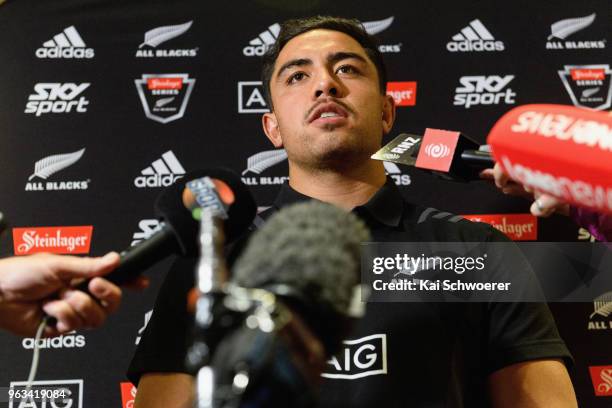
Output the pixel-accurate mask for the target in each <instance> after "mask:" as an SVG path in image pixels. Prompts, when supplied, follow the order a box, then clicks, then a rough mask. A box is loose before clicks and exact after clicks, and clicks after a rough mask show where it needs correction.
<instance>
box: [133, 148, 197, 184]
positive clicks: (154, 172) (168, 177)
mask: <svg viewBox="0 0 612 408" xmlns="http://www.w3.org/2000/svg"><path fill="white" fill-rule="evenodd" d="M140 173H141V174H142V175H141V176H138V177H136V178H135V179H134V185H135V186H136V187H138V188H147V187H149V188H155V187H168V186H169V185H171V184H174V182H175V181H176V180H178V179H180V178H181V177H183V176H184V175H185V169H184V168H183V166H182V165H181V163H180V162H179V161H178V159H177V158H176V156H175V155H174V153H173V152H172V150H168V151H167V152H165V153H164V154H162V155H161V158H159V159H157V160H155V161H154V162H153V163H151V165H150V166H148V167H146V168H144V169H143V170H142V171H141V172H140Z"/></svg>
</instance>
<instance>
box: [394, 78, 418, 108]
mask: <svg viewBox="0 0 612 408" xmlns="http://www.w3.org/2000/svg"><path fill="white" fill-rule="evenodd" d="M416 91H417V83H416V82H414V81H409V82H387V95H390V96H391V97H393V100H395V106H414V105H416Z"/></svg>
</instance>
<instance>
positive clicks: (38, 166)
mask: <svg viewBox="0 0 612 408" xmlns="http://www.w3.org/2000/svg"><path fill="white" fill-rule="evenodd" d="M84 153H85V148H83V149H81V150H77V151H76V152H72V153H64V154H54V155H51V156H47V157H44V158H42V159H40V160H38V161H37V162H36V163H35V164H34V173H32V174H31V175H30V177H28V182H27V183H26V186H25V191H55V190H87V188H88V187H89V182H90V181H91V180H80V181H46V182H42V181H40V180H47V179H48V178H49V177H51V176H52V175H54V174H55V173H57V172H59V171H61V170H64V169H65V168H68V167H70V166H72V165H73V164H75V163H76V162H78V161H79V160H80V159H81V157H83V154H84ZM36 179H39V180H38V181H37V180H36Z"/></svg>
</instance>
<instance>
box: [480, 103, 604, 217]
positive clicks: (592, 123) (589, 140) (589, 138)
mask: <svg viewBox="0 0 612 408" xmlns="http://www.w3.org/2000/svg"><path fill="white" fill-rule="evenodd" d="M487 142H488V143H489V144H490V145H491V148H492V150H493V156H494V157H495V159H496V161H497V162H498V163H499V164H500V165H501V167H502V168H503V170H504V171H505V172H506V173H507V174H508V175H509V176H510V177H511V178H513V179H514V180H516V181H518V182H520V183H522V184H524V185H527V186H530V187H532V188H534V189H537V190H540V191H542V192H546V193H548V194H551V195H553V196H555V197H557V198H560V199H562V200H564V201H567V202H569V203H571V204H574V205H576V206H579V207H587V208H590V209H593V210H595V211H600V212H606V213H612V164H611V162H612V116H611V115H609V114H608V113H607V112H605V113H604V112H598V111H592V110H587V109H580V108H575V107H571V106H562V105H525V106H521V107H518V108H515V109H513V110H511V111H510V112H508V113H506V114H505V115H504V116H503V117H502V118H501V119H499V120H498V121H497V123H496V124H495V126H494V127H493V129H492V130H491V132H490V133H489V136H488V139H487Z"/></svg>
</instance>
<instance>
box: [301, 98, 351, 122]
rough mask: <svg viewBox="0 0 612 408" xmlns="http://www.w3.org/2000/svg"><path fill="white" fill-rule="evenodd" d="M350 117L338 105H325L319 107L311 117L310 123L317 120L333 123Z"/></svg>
mask: <svg viewBox="0 0 612 408" xmlns="http://www.w3.org/2000/svg"><path fill="white" fill-rule="evenodd" d="M346 117H348V113H347V112H346V110H344V109H343V108H342V107H341V106H340V105H338V104H336V103H331V102H330V103H323V104H321V105H319V106H318V107H317V108H316V109H315V110H314V111H313V112H312V113H311V114H310V116H309V118H308V122H309V123H311V122H314V121H316V120H321V119H323V120H325V121H326V122H327V121H333V120H338V119H344V118H346Z"/></svg>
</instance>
